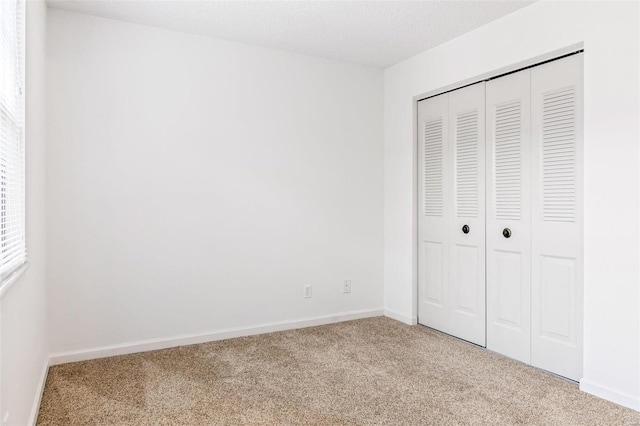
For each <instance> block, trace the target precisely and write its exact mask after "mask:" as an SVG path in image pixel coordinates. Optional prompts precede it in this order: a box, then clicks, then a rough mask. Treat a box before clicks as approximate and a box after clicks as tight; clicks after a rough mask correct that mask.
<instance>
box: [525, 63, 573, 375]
mask: <svg viewBox="0 0 640 426" xmlns="http://www.w3.org/2000/svg"><path fill="white" fill-rule="evenodd" d="M582 59H583V56H582V54H577V55H573V56H570V57H567V58H564V59H561V60H558V61H554V62H550V63H548V64H544V65H541V66H539V67H536V68H533V69H532V72H531V93H532V124H533V126H532V146H533V150H532V155H533V164H534V167H533V170H532V203H533V204H532V255H533V256H532V343H531V344H532V352H531V353H532V361H531V363H532V364H533V365H535V366H537V367H540V368H543V369H545V370H549V371H552V372H554V373H556V374H559V375H562V376H565V377H568V378H570V379H573V380H580V379H581V376H582V269H583V267H582V226H583V220H582V185H583V183H582Z"/></svg>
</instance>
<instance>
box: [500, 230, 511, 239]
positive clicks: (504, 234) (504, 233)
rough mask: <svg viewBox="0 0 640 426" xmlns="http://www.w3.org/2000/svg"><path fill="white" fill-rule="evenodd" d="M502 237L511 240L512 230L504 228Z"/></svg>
mask: <svg viewBox="0 0 640 426" xmlns="http://www.w3.org/2000/svg"><path fill="white" fill-rule="evenodd" d="M502 236H503V237H505V238H509V237H510V236H511V229H509V228H504V229H503V230H502Z"/></svg>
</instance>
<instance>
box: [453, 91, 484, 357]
mask: <svg viewBox="0 0 640 426" xmlns="http://www.w3.org/2000/svg"><path fill="white" fill-rule="evenodd" d="M484 91H485V83H478V84H474V85H473V86H469V87H465V88H463V89H459V90H456V91H453V92H451V93H449V140H450V142H451V143H450V148H449V149H450V152H451V160H452V162H451V163H452V168H453V170H452V172H453V173H452V174H453V176H452V177H453V180H452V183H453V185H452V189H453V191H452V195H453V211H452V212H451V220H450V221H449V224H448V228H449V241H450V246H449V247H450V249H449V252H450V256H449V285H448V289H449V330H450V331H449V332H450V334H452V335H454V336H456V337H460V338H462V339H464V340H468V341H470V342H472V343H475V344H477V345H481V346H484V345H485V243H484V240H485V212H484V201H485V194H484V185H485V182H484V176H485V131H484V128H485V114H484V109H485V102H484V96H485V93H484Z"/></svg>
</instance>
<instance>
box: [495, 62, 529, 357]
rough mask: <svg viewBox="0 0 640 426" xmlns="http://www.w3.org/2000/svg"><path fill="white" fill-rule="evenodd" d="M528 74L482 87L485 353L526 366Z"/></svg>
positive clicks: (527, 330)
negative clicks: (484, 89) (484, 96)
mask: <svg viewBox="0 0 640 426" xmlns="http://www.w3.org/2000/svg"><path fill="white" fill-rule="evenodd" d="M530 169H531V144H530V71H529V70H524V71H520V72H517V73H514V74H511V75H507V76H505V77H501V78H498V79H495V80H491V81H489V82H488V83H487V348H488V349H491V350H493V351H496V352H499V353H501V354H504V355H506V356H508V357H511V358H514V359H517V360H519V361H522V362H526V363H529V362H530V353H531V352H530V332H531V323H530V321H531V298H530V291H531V287H530V286H531V250H530V249H531V217H530V208H531V204H530V186H531V185H530V178H531V176H530Z"/></svg>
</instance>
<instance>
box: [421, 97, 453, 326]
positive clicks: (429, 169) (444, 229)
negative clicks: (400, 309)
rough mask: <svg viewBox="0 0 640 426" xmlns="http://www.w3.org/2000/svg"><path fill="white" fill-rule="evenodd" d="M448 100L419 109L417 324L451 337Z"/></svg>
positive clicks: (437, 99) (439, 99) (423, 104)
mask: <svg viewBox="0 0 640 426" xmlns="http://www.w3.org/2000/svg"><path fill="white" fill-rule="evenodd" d="M448 100H449V96H448V95H447V94H444V95H440V96H436V97H433V98H429V99H426V100H424V101H420V102H419V103H418V158H419V167H418V168H419V171H418V175H419V177H418V206H419V207H418V258H419V261H418V283H419V284H418V285H419V288H418V298H419V303H418V305H419V306H418V310H419V311H418V321H419V322H420V324H423V325H426V326H428V327H432V328H435V329H438V330H441V331H444V332H445V333H449V332H450V331H449V309H448V306H449V305H448V279H449V278H448V276H449V268H448V264H449V262H448V259H449V250H448V247H449V244H448V240H449V236H448V229H449V221H450V217H451V214H452V212H451V190H450V185H451V183H450V175H451V160H450V158H449V155H450V154H449V143H448V132H449V125H448V112H449V102H448Z"/></svg>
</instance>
